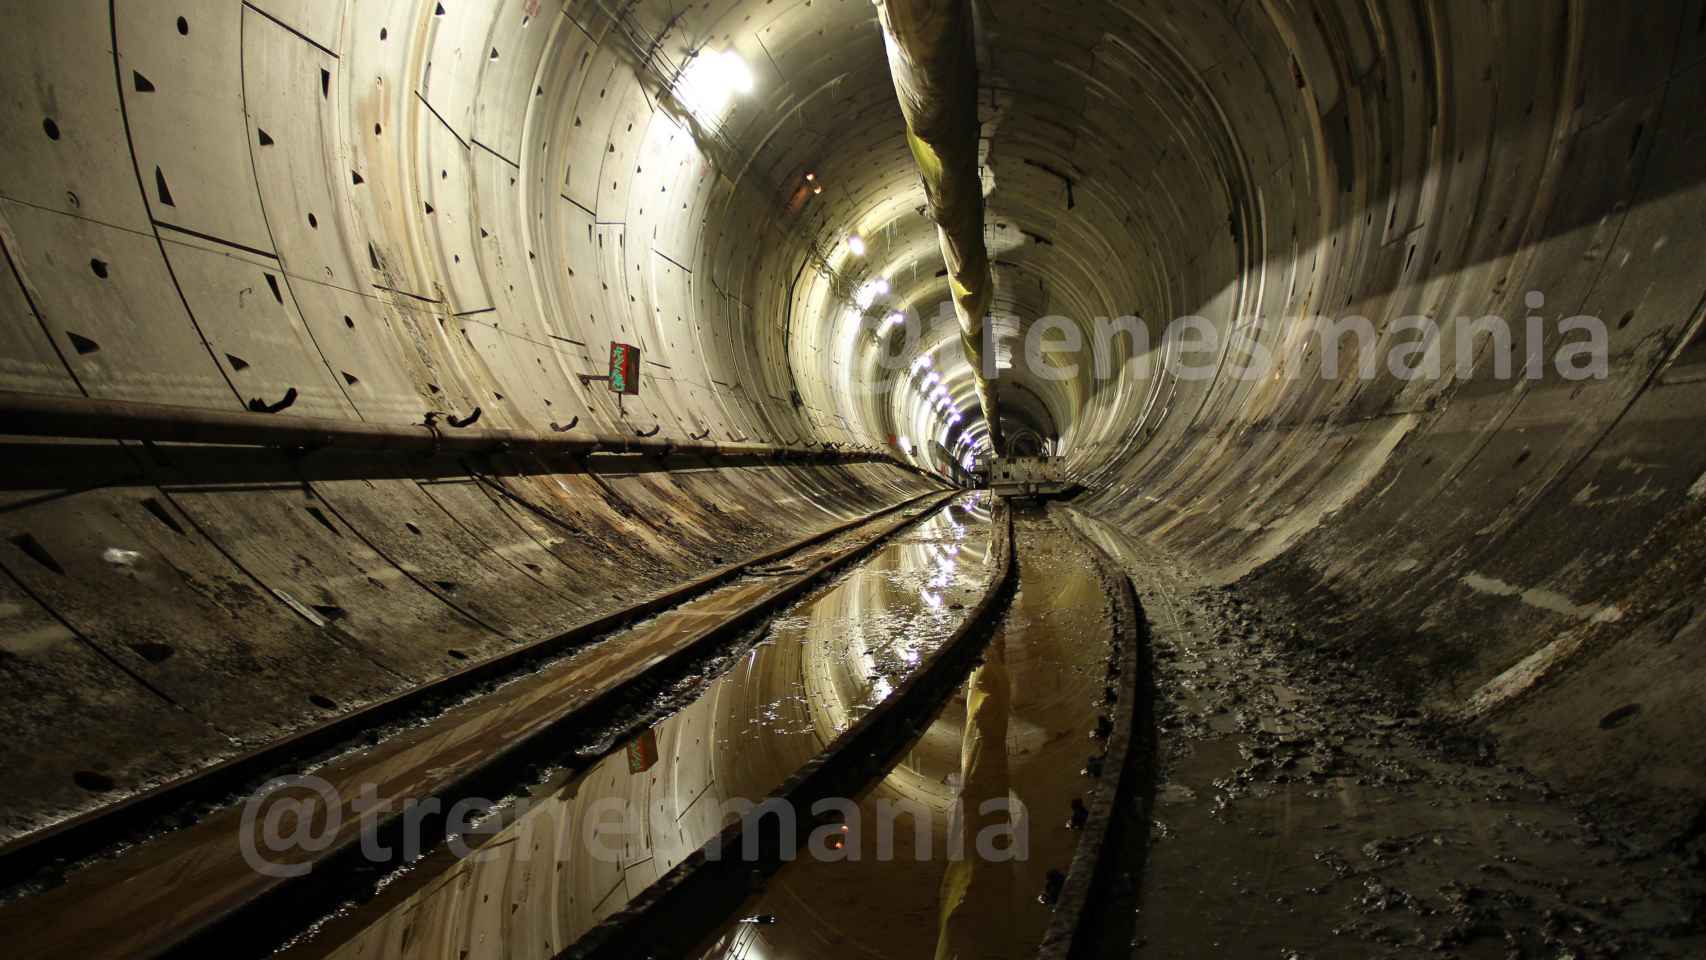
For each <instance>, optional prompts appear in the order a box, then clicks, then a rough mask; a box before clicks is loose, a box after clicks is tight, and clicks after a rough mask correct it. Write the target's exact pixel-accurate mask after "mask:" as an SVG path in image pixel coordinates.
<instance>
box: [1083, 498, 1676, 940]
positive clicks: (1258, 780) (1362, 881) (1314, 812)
mask: <svg viewBox="0 0 1706 960" xmlns="http://www.w3.org/2000/svg"><path fill="white" fill-rule="evenodd" d="M1100 534H1101V536H1099V538H1098V539H1099V540H1100V541H1101V542H1103V543H1104V545H1105V546H1107V547H1108V548H1109V549H1110V550H1111V551H1112V552H1115V553H1116V555H1117V556H1118V557H1119V559H1120V561H1121V562H1122V564H1123V565H1124V566H1125V567H1126V568H1127V570H1128V571H1129V572H1130V574H1131V575H1132V578H1133V580H1134V582H1135V584H1136V587H1137V592H1138V597H1139V599H1140V601H1141V602H1142V604H1143V606H1144V608H1145V611H1146V613H1147V615H1148V618H1149V621H1150V625H1151V630H1152V633H1153V638H1152V646H1153V657H1154V670H1155V687H1156V691H1157V703H1156V718H1157V724H1158V727H1159V729H1158V740H1159V750H1160V770H1159V778H1158V783H1157V790H1156V796H1155V804H1154V814H1153V819H1152V823H1151V825H1150V828H1151V844H1152V846H1151V849H1150V852H1149V859H1148V870H1147V872H1146V876H1145V878H1144V880H1143V883H1142V890H1141V897H1142V907H1141V912H1140V916H1139V922H1138V943H1137V946H1138V947H1139V949H1138V952H1137V955H1138V956H1141V957H1180V958H1184V957H1189V958H1197V957H1235V958H1243V957H1250V958H1264V960H1270V958H1278V960H1289V958H1298V960H1309V958H1341V957H1342V958H1366V957H1406V958H1407V957H1477V958H1479V957H1486V958H1511V960H1517V958H1547V960H1554V958H1584V960H1585V958H1598V957H1677V958H1682V957H1700V956H1706V936H1703V933H1702V931H1703V928H1702V919H1703V912H1702V902H1703V901H1702V895H1703V892H1706V883H1703V882H1702V875H1701V874H1700V872H1699V871H1698V869H1697V868H1694V867H1690V866H1689V865H1687V864H1686V863H1685V862H1684V861H1683V860H1682V859H1681V858H1679V857H1677V856H1676V855H1674V854H1672V853H1670V852H1666V851H1664V850H1658V849H1653V848H1650V847H1647V846H1644V845H1643V844H1642V843H1641V842H1640V841H1639V840H1635V839H1631V838H1626V837H1617V836H1612V835H1610V834H1609V833H1608V832H1606V831H1602V829H1601V828H1600V826H1599V825H1598V824H1596V822H1595V821H1594V819H1593V818H1592V817H1591V816H1590V815H1589V814H1588V813H1587V812H1586V811H1585V810H1583V809H1581V808H1579V807H1578V806H1576V805H1573V804H1572V803H1570V802H1568V801H1567V800H1566V799H1565V798H1564V797H1562V796H1560V795H1559V794H1557V793H1556V792H1554V791H1553V790H1552V789H1550V788H1549V787H1548V786H1547V785H1546V784H1545V783H1543V782H1541V781H1540V780H1538V779H1537V778H1534V777H1532V776H1530V775H1528V774H1527V773H1525V772H1524V771H1522V770H1520V769H1517V768H1515V767H1512V766H1508V765H1506V764H1504V763H1501V762H1500V760H1499V757H1498V752H1497V746H1496V743H1495V742H1494V741H1493V740H1491V739H1490V738H1486V737H1484V736H1482V735H1480V734H1479V733H1477V732H1476V731H1474V730H1470V729H1465V728H1463V727H1461V726H1455V727H1452V726H1446V725H1443V724H1439V723H1436V722H1433V721H1431V720H1430V719H1428V718H1426V717H1424V716H1423V715H1421V714H1420V713H1418V712H1415V711H1413V710H1411V709H1409V708H1407V707H1406V706H1405V705H1403V704H1401V703H1398V702H1396V701H1394V700H1392V699H1390V698H1388V697H1387V696H1385V695H1383V694H1382V693H1381V692H1379V691H1377V690H1376V689H1374V688H1373V686H1372V683H1371V682H1370V679H1369V678H1367V677H1364V676H1361V675H1359V674H1358V673H1357V671H1356V670H1355V669H1354V666H1353V665H1352V664H1350V663H1348V662H1344V661H1339V660H1332V659H1329V658H1326V657H1322V656H1320V655H1317V654H1312V653H1310V652H1309V651H1310V649H1311V648H1312V647H1314V646H1315V645H1314V644H1313V643H1311V642H1310V641H1311V639H1312V638H1311V637H1309V636H1308V634H1307V633H1306V631H1305V628H1303V627H1302V626H1300V621H1301V620H1302V619H1304V618H1305V617H1306V613H1300V615H1299V616H1298V617H1297V618H1296V619H1294V618H1293V617H1292V616H1289V615H1276V613H1275V612H1274V611H1276V610H1278V609H1280V608H1278V607H1276V606H1274V605H1272V604H1268V603H1262V602H1261V598H1256V597H1251V596H1246V595H1245V594H1243V593H1242V592H1240V591H1239V589H1237V588H1236V587H1216V586H1210V585H1208V584H1207V583H1206V582H1205V581H1204V580H1202V579H1200V578H1199V577H1197V576H1195V575H1193V574H1192V573H1191V571H1189V570H1187V569H1186V568H1184V567H1183V566H1182V565H1181V564H1180V563H1179V562H1178V561H1177V560H1176V559H1175V558H1172V557H1168V556H1163V555H1161V554H1159V553H1157V552H1156V551H1155V550H1154V549H1153V548H1150V547H1148V546H1147V545H1144V544H1141V543H1138V542H1134V541H1131V540H1129V539H1126V538H1124V537H1123V536H1119V535H1117V534H1113V535H1109V534H1108V532H1107V528H1105V527H1102V528H1100Z"/></svg>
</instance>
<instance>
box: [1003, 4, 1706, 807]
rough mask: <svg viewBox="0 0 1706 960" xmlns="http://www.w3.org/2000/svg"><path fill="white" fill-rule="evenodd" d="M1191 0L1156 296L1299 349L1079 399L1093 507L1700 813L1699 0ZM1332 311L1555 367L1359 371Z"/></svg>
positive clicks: (1503, 720)
mask: <svg viewBox="0 0 1706 960" xmlns="http://www.w3.org/2000/svg"><path fill="white" fill-rule="evenodd" d="M1134 6H1136V5H1134ZM1196 12H1197V15H1198V16H1199V17H1200V20H1190V21H1188V22H1187V21H1186V19H1185V18H1182V17H1181V18H1176V19H1175V20H1174V21H1172V23H1171V24H1169V23H1167V22H1165V21H1164V20H1163V18H1162V17H1160V16H1155V17H1154V18H1153V19H1152V20H1150V22H1148V23H1147V24H1143V25H1141V26H1139V27H1137V28H1135V29H1134V30H1133V31H1132V32H1133V34H1135V35H1136V39H1133V40H1132V43H1134V44H1138V43H1142V44H1143V46H1142V47H1139V49H1141V50H1143V51H1145V52H1146V54H1147V58H1146V67H1147V69H1148V70H1149V71H1150V72H1151V75H1152V77H1153V78H1154V79H1155V81H1156V82H1154V83H1153V84H1152V85H1151V86H1150V89H1151V90H1166V91H1168V92H1173V93H1176V94H1177V95H1178V98H1179V99H1178V101H1177V102H1167V101H1161V103H1160V107H1161V112H1165V113H1170V114H1171V117H1170V119H1169V120H1167V121H1166V122H1167V124H1168V126H1170V127H1171V128H1172V129H1173V130H1174V131H1183V134H1184V140H1183V142H1179V141H1178V140H1176V139H1174V138H1172V137H1169V138H1166V142H1165V144H1164V150H1163V151H1162V152H1163V153H1164V154H1165V158H1164V159H1160V160H1158V162H1159V163H1161V164H1163V165H1167V164H1173V163H1177V162H1180V161H1179V160H1176V159H1174V158H1180V157H1183V158H1188V159H1189V161H1191V162H1192V163H1193V164H1194V165H1193V168H1192V169H1189V170H1185V169H1180V170H1171V171H1169V170H1165V169H1163V170H1159V171H1155V173H1156V176H1157V177H1158V178H1159V179H1161V180H1163V181H1164V182H1165V183H1166V184H1167V185H1168V190H1167V191H1166V192H1165V193H1163V192H1161V191H1152V192H1148V193H1147V194H1145V193H1144V192H1143V191H1138V195H1139V201H1140V202H1144V203H1149V204H1153V206H1152V207H1151V208H1150V209H1149V211H1148V214H1147V216H1145V217H1143V219H1145V220H1147V221H1148V222H1149V223H1150V224H1154V225H1158V226H1157V227H1156V229H1157V230H1158V231H1159V233H1160V235H1161V237H1162V240H1161V242H1160V243H1157V244H1155V245H1153V246H1151V247H1150V248H1149V250H1148V254H1149V256H1150V257H1152V258H1154V259H1155V260H1158V261H1159V263H1158V265H1157V268H1156V271H1155V272H1156V273H1157V274H1158V275H1159V276H1161V277H1162V278H1164V280H1163V283H1162V284H1161V285H1160V286H1156V287H1151V288H1149V289H1147V290H1144V291H1142V292H1141V293H1139V298H1140V302H1141V304H1142V310H1143V312H1144V315H1145V316H1146V317H1167V318H1171V317H1175V316H1179V315H1184V314H1196V315H1200V316H1202V317H1205V318H1206V319H1208V320H1209V321H1210V322H1212V323H1213V324H1214V325H1215V327H1216V328H1217V329H1218V330H1219V331H1220V332H1221V333H1222V334H1223V335H1228V336H1223V340H1222V342H1223V343H1225V342H1227V340H1229V339H1230V337H1229V335H1230V334H1231V333H1232V332H1233V331H1235V330H1237V331H1241V332H1244V333H1247V334H1249V335H1250V336H1252V337H1253V338H1254V339H1255V340H1257V341H1258V342H1260V343H1261V344H1263V345H1264V346H1265V347H1267V348H1268V349H1269V350H1271V351H1272V352H1273V354H1274V355H1275V356H1277V357H1279V358H1283V359H1286V360H1295V361H1299V362H1300V369H1301V371H1302V373H1301V375H1299V376H1295V377H1293V376H1282V377H1274V378H1262V379H1259V380H1251V379H1241V378H1239V377H1238V376H1237V375H1236V374H1235V372H1234V367H1235V364H1234V363H1232V362H1229V358H1228V357H1226V356H1223V357H1222V358H1221V359H1220V361H1219V362H1220V364H1221V366H1220V367H1219V368H1217V369H1216V370H1215V372H1214V375H1213V376H1212V377H1210V378H1207V379H1200V380H1191V379H1188V378H1180V377H1178V376H1177V375H1175V374H1172V373H1170V372H1169V371H1170V370H1171V369H1172V368H1173V360H1174V358H1172V357H1165V358H1164V357H1158V356H1152V357H1150V358H1148V359H1147V360H1146V361H1144V362H1143V363H1141V364H1138V363H1135V362H1134V366H1133V367H1131V368H1130V370H1131V372H1132V374H1133V375H1132V376H1131V377H1129V378H1128V379H1129V380H1130V381H1131V382H1130V383H1121V384H1119V385H1117V387H1116V386H1115V385H1106V389H1104V390H1103V391H1100V392H1101V393H1104V394H1106V395H1105V396H1091V397H1090V398H1089V400H1088V402H1087V404H1086V406H1085V407H1084V409H1083V410H1082V411H1081V412H1080V413H1079V415H1078V416H1077V417H1075V418H1074V430H1075V431H1076V439H1077V441H1078V442H1077V443H1076V444H1074V445H1073V446H1072V457H1073V459H1074V462H1075V463H1076V464H1077V465H1078V466H1079V468H1080V470H1081V471H1082V475H1083V476H1085V477H1086V478H1087V479H1088V480H1089V481H1090V482H1091V484H1092V486H1094V487H1096V488H1098V492H1096V493H1094V494H1092V495H1091V496H1090V497H1088V499H1087V503H1088V504H1089V505H1090V507H1091V508H1092V509H1093V510H1095V511H1096V512H1098V513H1100V514H1101V515H1102V516H1104V517H1107V518H1110V519H1112V520H1114V521H1115V522H1117V523H1119V524H1121V525H1122V526H1123V527H1125V528H1127V529H1128V530H1131V531H1134V532H1139V533H1142V534H1145V535H1147V536H1149V537H1152V538H1154V539H1155V540H1157V541H1159V542H1161V543H1163V544H1165V545H1167V546H1168V547H1170V548H1172V549H1174V550H1176V551H1178V552H1180V553H1181V554H1183V555H1185V556H1187V557H1189V558H1190V559H1192V560H1194V561H1196V562H1197V563H1198V564H1199V565H1200V566H1201V567H1202V568H1203V569H1206V570H1209V571H1212V573H1213V575H1214V577H1215V578H1216V579H1218V580H1220V581H1223V582H1230V581H1235V580H1240V579H1241V578H1242V579H1243V580H1244V581H1245V583H1246V584H1247V585H1249V586H1252V587H1254V588H1257V589H1261V590H1265V591H1268V592H1270V593H1272V594H1277V595H1280V596H1284V597H1289V598H1291V599H1292V600H1295V601H1296V604H1295V606H1294V608H1293V609H1294V610H1295V611H1296V616H1297V617H1298V620H1299V623H1300V625H1301V627H1302V628H1303V631H1304V635H1305V636H1307V637H1309V638H1311V640H1310V642H1312V643H1316V644H1319V645H1320V646H1322V647H1323V648H1325V649H1327V650H1330V651H1331V652H1332V654H1333V655H1334V656H1335V657H1337V658H1340V659H1342V660H1344V661H1346V662H1350V663H1353V664H1355V665H1356V666H1357V668H1358V669H1359V670H1363V671H1366V672H1368V673H1369V674H1371V675H1374V676H1378V677H1379V678H1381V679H1383V680H1385V681H1387V682H1389V683H1391V684H1393V685H1395V686H1396V687H1397V688H1398V689H1400V690H1402V691H1404V692H1406V693H1408V694H1409V695H1410V696H1412V697H1413V698H1414V699H1415V700H1416V701H1418V702H1420V703H1423V704H1425V705H1427V706H1429V707H1431V708H1433V709H1435V710H1436V711H1439V712H1442V713H1444V714H1447V715H1450V716H1457V717H1465V718H1470V719H1474V720H1481V721H1487V722H1489V723H1490V724H1491V726H1492V728H1493V729H1494V730H1495V731H1496V732H1497V733H1499V734H1500V735H1501V745H1500V750H1501V751H1502V756H1504V757H1505V758H1508V759H1511V760H1514V761H1517V762H1522V763H1525V764H1527V765H1529V766H1530V767H1531V768H1533V769H1536V770H1537V771H1539V772H1541V773H1543V774H1546V775H1548V776H1550V777H1552V778H1553V779H1554V780H1555V782H1557V783H1559V784H1560V785H1563V786H1568V787H1571V788H1574V789H1576V790H1578V791H1580V792H1581V794H1582V795H1584V796H1589V797H1593V798H1597V799H1601V800H1608V801H1613V804H1612V806H1613V807H1614V809H1616V810H1617V811H1618V812H1619V813H1620V814H1621V816H1622V819H1623V820H1624V822H1626V823H1635V824H1637V825H1639V826H1641V827H1643V828H1650V829H1655V830H1657V831H1658V832H1659V833H1660V834H1661V835H1662V836H1664V837H1666V838H1677V837H1689V836H1697V835H1698V834H1699V833H1700V830H1701V825H1702V824H1703V823H1706V819H1702V818H1701V812H1702V810H1706V767H1702V766H1701V765H1700V764H1699V763H1698V762H1697V761H1696V760H1695V759H1694V757H1695V755H1696V754H1697V752H1698V749H1697V743H1696V741H1697V732H1698V731H1699V730H1700V729H1701V727H1702V724H1703V723H1706V707H1703V706H1702V702H1703V701H1702V698H1701V692H1702V687H1703V682H1706V681H1703V677H1706V673H1703V672H1702V668H1703V667H1706V663H1703V662H1702V657H1703V654H1702V649H1703V648H1702V639H1703V637H1702V618H1701V616H1700V614H1701V609H1700V605H1699V584H1700V583H1701V577H1702V574H1703V573H1706V566H1703V560H1702V552H1701V544H1702V542H1703V540H1706V526H1703V514H1706V503H1703V501H1706V473H1703V471H1706V449H1703V448H1702V447H1701V445H1700V444H1699V443H1697V442H1695V441H1694V439H1693V437H1694V435H1695V434H1696V433H1697V432H1698V424H1699V422H1700V418H1701V415H1702V412H1703V411H1706V395H1703V394H1702V392H1701V391H1702V387H1703V384H1706V343H1703V341H1702V337H1701V334H1700V327H1701V318H1702V302H1703V301H1702V294H1703V293H1706V282H1703V281H1702V279H1701V274H1700V272H1699V269H1698V264H1699V263H1700V258H1701V254H1702V244H1703V243H1706V240H1703V239H1702V237H1703V236H1706V234H1703V232H1702V227H1703V226H1706V189H1703V188H1702V186H1701V181H1702V179H1706V153H1703V151H1702V149H1701V147H1702V138H1701V132H1700V126H1699V123H1698V117H1699V116H1700V109H1701V98H1702V96H1703V95H1706V6H1703V5H1702V4H1700V3H1654V4H1641V5H1633V6H1631V5H1613V4H1594V3H1582V4H1575V3H1572V4H1497V5H1490V6H1487V5H1480V6H1475V7H1473V9H1471V8H1470V6H1469V5H1460V4H1422V5H1407V4H1352V3H1321V4H1311V5H1307V6H1305V5H1296V6H1293V5H1290V4H1283V3H1261V4H1258V3H1249V4H1242V5H1239V7H1238V9H1237V12H1236V13H1228V12H1227V11H1225V10H1222V9H1221V8H1219V7H1218V6H1217V5H1206V4H1205V5H1200V9H1198V10H1197V11H1196ZM1007 26H1008V28H1009V33H1010V34H1017V35H1020V36H1023V35H1024V34H1025V32H1026V31H1025V30H1024V29H1023V25H1021V28H1020V29H1018V30H1013V29H1012V25H1011V24H1010V23H1009V24H1008V25H1007ZM1037 28H1038V29H1043V28H1042V26H1041V25H1040V24H1038V25H1037ZM1036 44H1037V45H1038V46H1044V47H1046V46H1047V45H1048V41H1047V40H1046V39H1044V40H1038V41H1036ZM1637 51H1638V53H1637ZM1157 99H1159V96H1158V95H1157ZM1157 119H1158V120H1159V119H1160V118H1157ZM1191 211H1196V213H1194V214H1192V213H1191ZM1531 292H1537V293H1538V294H1540V295H1541V297H1542V298H1543V301H1544V302H1543V303H1541V302H1539V301H1535V300H1531V299H1530V298H1531ZM1537 307H1538V308H1537ZM1311 314H1325V315H1328V316H1332V317H1342V316H1346V315H1362V316H1365V317H1368V318H1370V319H1371V320H1372V321H1373V323H1374V326H1375V328H1376V329H1377V330H1378V331H1379V334H1380V337H1381V347H1382V349H1383V350H1384V348H1386V347H1388V346H1390V345H1392V344H1394V343H1398V342H1403V336H1402V335H1401V334H1400V333H1398V326H1397V322H1398V320H1399V318H1402V317H1406V316H1412V315H1421V316H1427V317H1431V318H1434V319H1435V320H1436V321H1438V322H1439V323H1440V324H1441V326H1442V330H1443V333H1444V335H1445V336H1446V337H1447V338H1448V339H1449V338H1450V337H1452V336H1453V334H1454V332H1455V329H1456V325H1457V324H1460V323H1461V322H1462V321H1460V320H1455V319H1453V318H1459V317H1462V318H1478V317H1482V316H1486V315H1496V316H1501V317H1505V318H1508V319H1509V320H1510V321H1511V323H1512V325H1513V326H1514V327H1515V329H1516V330H1517V331H1519V333H1520V332H1521V331H1522V330H1523V325H1524V324H1525V323H1526V322H1527V318H1529V317H1531V316H1534V317H1539V318H1540V319H1541V321H1542V323H1543V326H1544V328H1545V329H1546V330H1547V331H1548V335H1547V340H1546V346H1545V350H1544V355H1545V357H1546V366H1545V370H1544V375H1543V376H1542V377H1541V378H1539V379H1533V380H1530V379H1520V378H1519V379H1516V380H1512V381H1501V380H1498V379H1496V378H1494V377H1493V376H1491V375H1490V373H1489V370H1490V366H1491V363H1492V356H1491V354H1492V351H1491V350H1490V349H1488V347H1487V341H1486V340H1485V339H1483V340H1481V341H1477V345H1476V352H1475V354H1474V360H1475V363H1474V370H1475V374H1474V376H1472V377H1469V378H1464V377H1461V376H1454V375H1452V374H1451V372H1450V365H1451V360H1450V359H1449V358H1450V357H1451V356H1452V354H1451V353H1450V352H1449V350H1450V348H1448V352H1447V357H1448V359H1447V364H1446V365H1447V373H1446V375H1445V376H1444V377H1442V378H1441V379H1438V380H1418V381H1409V380H1403V379H1401V378H1399V377H1397V376H1394V375H1393V374H1392V373H1391V372H1390V371H1388V370H1387V369H1386V368H1385V367H1384V365H1382V367H1381V368H1380V370H1379V371H1378V373H1377V375H1376V376H1374V377H1372V378H1367V379H1365V378H1361V377H1359V376H1357V375H1355V374H1354V364H1355V362H1356V360H1355V356H1354V352H1353V351H1349V350H1347V354H1350V355H1347V356H1344V357H1342V358H1341V360H1340V361H1339V363H1338V366H1337V368H1336V369H1335V368H1334V367H1331V366H1328V365H1326V363H1325V362H1324V359H1323V357H1322V355H1321V352H1320V350H1319V349H1318V347H1317V346H1315V345H1313V344H1312V343H1311V342H1310V341H1308V340H1306V339H1305V338H1304V337H1303V336H1302V334H1301V333H1300V330H1301V329H1302V326H1303V325H1302V324H1301V323H1298V322H1296V321H1297V320H1298V319H1300V318H1302V317H1305V316H1308V315H1311ZM1577 315H1587V316H1593V317H1598V318H1602V319H1603V321H1604V323H1605V325H1606V327H1607V329H1608V330H1609V371H1608V375H1607V376H1606V377H1605V378H1604V379H1590V380H1566V379H1564V378H1563V377H1561V376H1560V375H1559V374H1558V372H1557V371H1556V370H1555V369H1554V367H1553V364H1552V358H1553V355H1554V353H1555V352H1556V351H1557V350H1558V348H1559V346H1560V345H1561V343H1562V342H1564V341H1563V340H1562V339H1561V337H1560V335H1559V334H1558V332H1557V330H1558V323H1559V321H1560V320H1561V319H1562V318H1567V317H1572V316H1577ZM1575 339H1577V340H1579V339H1580V338H1575ZM1380 356H1381V357H1382V358H1384V356H1385V354H1384V353H1381V354H1380ZM1522 362H1523V358H1522V357H1520V356H1519V357H1518V358H1517V360H1516V363H1517V365H1518V368H1519V369H1520V367H1521V364H1522ZM1122 391H1123V392H1125V393H1127V394H1136V395H1138V396H1141V397H1143V398H1144V399H1143V400H1142V401H1141V402H1140V403H1136V404H1132V403H1124V402H1121V401H1120V400H1119V399H1118V396H1119V395H1120V393H1121V392H1122Z"/></svg>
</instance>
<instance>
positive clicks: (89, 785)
mask: <svg viewBox="0 0 1706 960" xmlns="http://www.w3.org/2000/svg"><path fill="white" fill-rule="evenodd" d="M71 781H72V782H73V783H75V784H77V785H78V786H79V787H82V788H83V789H85V790H87V791H89V792H90V793H106V792H107V791H109V790H111V789H113V788H114V787H116V786H118V784H116V783H114V782H113V778H112V777H109V776H107V775H106V774H104V773H96V772H95V771H93V770H79V771H77V772H76V773H73V774H72V775H71Z"/></svg>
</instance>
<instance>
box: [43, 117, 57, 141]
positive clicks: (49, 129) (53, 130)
mask: <svg viewBox="0 0 1706 960" xmlns="http://www.w3.org/2000/svg"><path fill="white" fill-rule="evenodd" d="M41 128H42V130H43V132H45V133H46V134H47V138H48V139H49V140H58V139H59V124H57V123H54V122H53V118H52V117H48V118H46V119H44V120H43V121H42V122H41Z"/></svg>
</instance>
